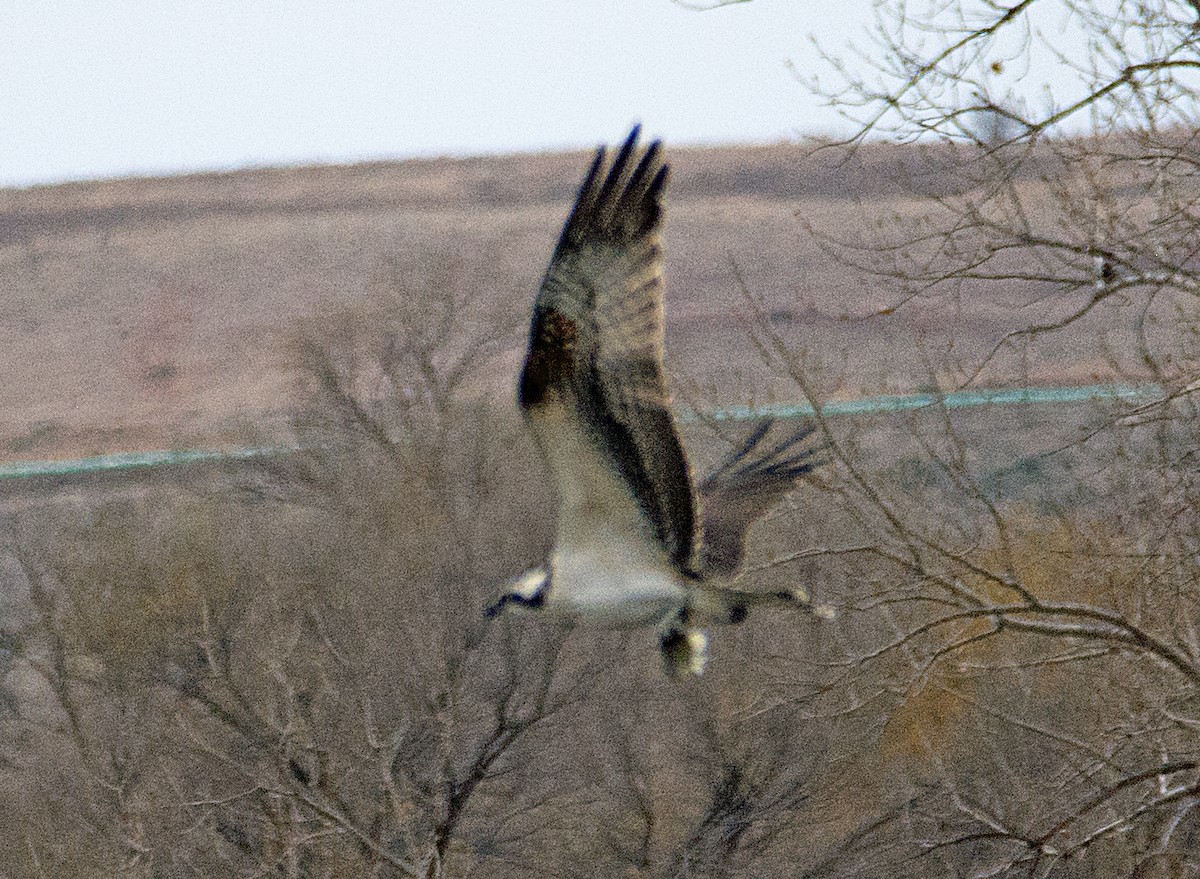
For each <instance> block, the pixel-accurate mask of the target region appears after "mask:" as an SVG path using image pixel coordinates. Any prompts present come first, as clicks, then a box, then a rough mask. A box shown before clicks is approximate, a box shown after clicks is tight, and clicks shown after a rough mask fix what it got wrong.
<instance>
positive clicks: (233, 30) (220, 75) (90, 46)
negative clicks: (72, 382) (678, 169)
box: [0, 0, 871, 186]
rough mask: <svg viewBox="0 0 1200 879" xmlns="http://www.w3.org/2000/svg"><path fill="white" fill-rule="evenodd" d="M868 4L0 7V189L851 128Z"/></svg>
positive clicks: (572, 0) (148, 2)
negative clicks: (819, 90)
mask: <svg viewBox="0 0 1200 879" xmlns="http://www.w3.org/2000/svg"><path fill="white" fill-rule="evenodd" d="M870 6H871V4H870V2H869V0H847V2H843V3H838V4H833V3H829V2H828V0H822V2H818V0H753V2H750V3H742V4H738V5H734V6H728V7H725V8H722V9H717V10H713V11H709V12H695V11H689V10H687V9H685V8H683V7H681V6H679V5H676V4H675V3H672V2H671V0H419V2H418V0H361V2H355V0H343V2H323V0H286V2H285V0H211V2H196V0H187V2H184V0H0V186H14V185H17V186H20V185H28V184H31V183H43V182H54V181H60V180H71V179H81V178H94V177H112V176H127V175H133V174H156V173H174V172H180V171H188V170H208V169H223V168H238V167H247V166H260V165H279V164H300V163H308V162H350V161H357V160H365V159H380V158H405V157H410V156H430V155H474V154H486V153H497V152H514V151H532V150H541V149H551V148H562V147H591V146H594V145H595V144H597V143H599V142H601V141H612V140H615V139H617V138H620V137H621V136H623V135H624V133H625V132H626V130H627V129H628V127H629V125H630V124H631V123H632V122H634V121H639V120H640V121H641V122H643V123H644V124H645V128H646V131H647V133H648V134H651V135H654V136H662V137H665V138H667V139H668V140H669V141H670V142H672V143H712V142H761V141H771V140H777V139H780V138H795V137H798V136H803V135H807V134H816V133H846V132H847V131H848V130H849V129H848V128H847V126H846V124H845V123H842V122H840V121H839V118H838V116H837V115H836V114H835V113H834V112H833V111H832V110H830V109H827V108H824V107H822V106H821V102H820V101H819V100H818V99H816V98H814V97H813V96H812V95H810V94H809V92H808V90H807V89H806V87H805V86H804V85H802V84H801V83H799V82H797V80H796V77H795V74H794V73H793V72H792V71H791V70H789V67H788V63H789V62H791V64H792V65H794V67H795V68H796V69H797V70H799V71H801V72H802V73H806V74H807V73H811V72H816V71H818V70H820V69H823V68H822V67H821V66H820V65H821V63H820V62H819V61H818V60H817V58H816V53H815V51H814V49H813V47H812V44H811V40H810V37H811V35H814V34H815V35H816V36H817V37H818V38H819V39H820V40H821V41H822V43H823V44H827V45H829V46H832V47H837V46H843V45H845V43H846V42H848V41H850V40H855V41H859V42H861V34H862V33H863V28H864V27H865V26H866V24H867V22H868V21H869V19H870Z"/></svg>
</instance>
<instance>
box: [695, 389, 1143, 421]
mask: <svg viewBox="0 0 1200 879" xmlns="http://www.w3.org/2000/svg"><path fill="white" fill-rule="evenodd" d="M1163 396H1164V393H1163V389H1162V388H1161V387H1160V386H1159V385H1156V384H1144V385H1084V386H1083V387H1074V388H997V389H992V390H975V391H950V392H949V393H946V394H940V395H939V394H908V395H904V396H897V397H864V398H861V399H858V400H834V401H833V402H830V403H826V404H825V405H823V406H822V407H821V413H822V414H823V415H825V416H827V417H828V416H833V415H877V414H879V413H882V412H903V411H908V410H912V409H924V408H927V407H929V406H933V405H935V404H937V403H940V404H941V405H943V406H945V407H946V408H947V409H967V408H970V407H972V406H1014V405H1019V404H1033V405H1044V404H1047V403H1086V402H1088V401H1090V400H1146V401H1150V400H1160V399H1162V398H1163ZM815 412H816V410H815V409H813V407H812V405H811V404H809V403H766V404H763V405H758V406H732V407H730V408H728V409H715V410H713V411H712V412H709V413H708V415H707V417H709V418H714V419H716V420H717V421H747V420H750V419H753V418H761V417H763V416H764V415H773V416H775V417H777V418H799V417H803V416H806V415H813V414H814V413H815ZM680 420H681V421H697V420H699V416H697V415H696V413H694V412H689V413H686V414H684V415H683V416H682V417H681V419H680Z"/></svg>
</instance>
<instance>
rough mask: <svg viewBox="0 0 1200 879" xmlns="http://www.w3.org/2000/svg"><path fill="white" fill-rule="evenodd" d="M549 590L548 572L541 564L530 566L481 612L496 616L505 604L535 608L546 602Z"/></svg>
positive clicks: (488, 615)
mask: <svg viewBox="0 0 1200 879" xmlns="http://www.w3.org/2000/svg"><path fill="white" fill-rule="evenodd" d="M549 591H550V572H549V571H548V570H547V569H546V568H545V567H542V566H538V567H536V568H530V569H529V570H528V571H526V572H525V573H524V574H522V575H521V576H520V577H517V578H516V579H515V580H513V581H512V582H511V583H509V584H508V586H507V587H506V588H505V590H504V592H503V593H502V594H501V595H500V597H499V598H497V599H496V600H495V601H493V602H492V603H491V604H490V605H488V606H487V607H486V608H485V609H484V611H483V614H484V616H487V617H494V616H497V615H498V614H499V613H500V611H502V610H503V609H504V606H505V605H506V604H515V605H518V606H519V607H527V608H531V609H535V610H536V609H537V608H539V607H541V606H542V605H543V604H545V603H546V595H547V593H549Z"/></svg>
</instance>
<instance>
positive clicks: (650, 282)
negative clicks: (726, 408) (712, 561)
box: [519, 128, 695, 569]
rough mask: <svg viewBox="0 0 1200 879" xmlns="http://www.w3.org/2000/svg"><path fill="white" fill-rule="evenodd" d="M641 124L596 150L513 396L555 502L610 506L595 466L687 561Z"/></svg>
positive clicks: (657, 180)
mask: <svg viewBox="0 0 1200 879" xmlns="http://www.w3.org/2000/svg"><path fill="white" fill-rule="evenodd" d="M638 132H639V129H638V128H634V129H633V131H632V132H631V133H630V135H629V138H628V139H627V140H626V141H625V143H624V145H623V146H622V147H621V148H620V150H619V151H618V152H617V155H616V158H615V159H614V160H613V161H612V163H611V165H609V164H608V162H607V158H608V156H607V151H606V150H605V149H604V148H601V149H599V150H598V151H597V153H596V158H595V161H594V162H593V163H592V166H591V170H590V171H589V172H588V174H587V177H586V178H585V179H584V181H583V185H582V186H581V187H580V189H579V195H578V198H577V199H576V202H575V207H574V209H573V210H572V211H571V215H570V217H569V218H568V219H567V222H566V225H565V227H564V228H563V232H562V237H561V238H560V239H559V242H558V246H557V247H556V248H555V251H554V256H553V258H552V259H551V262H550V268H549V269H548V270H547V272H546V277H545V279H544V280H543V281H542V286H541V290H540V291H539V292H538V296H537V300H536V302H535V304H534V309H533V325H532V327H531V329H530V337H529V352H528V355H527V356H526V360H525V367H524V370H523V371H522V374H521V381H520V388H519V402H520V404H521V408H522V409H523V410H524V411H525V414H526V415H527V416H528V418H529V420H530V423H531V424H532V426H533V428H534V433H535V435H536V436H537V439H538V443H539V445H540V446H541V448H542V451H543V452H544V453H545V455H546V458H547V460H548V462H549V464H550V468H551V470H552V472H553V474H554V478H555V482H556V484H557V486H558V489H559V494H560V497H562V498H563V499H564V503H567V504H568V505H571V504H574V505H575V506H576V507H579V508H584V507H589V506H592V507H597V508H599V507H603V506H604V505H605V504H606V503H608V504H609V505H610V506H611V503H610V502H609V501H606V500H605V498H606V496H607V495H612V494H613V493H614V491H613V488H614V485H617V483H614V482H613V481H612V480H611V479H610V480H609V481H608V482H606V481H605V479H606V477H604V475H603V474H601V473H598V472H597V470H598V468H597V467H596V466H595V465H596V463H597V462H600V463H602V464H604V465H605V466H606V468H607V470H608V471H609V472H610V473H611V474H614V476H615V477H616V478H619V480H620V482H619V485H620V486H623V487H624V493H625V494H626V496H627V497H632V499H633V501H634V502H635V503H636V505H637V508H638V510H639V511H640V515H641V516H642V517H643V518H644V520H645V523H646V524H647V526H648V527H649V528H650V529H652V532H653V534H654V536H655V537H656V538H657V540H658V541H659V543H660V544H661V546H662V548H663V550H664V551H665V553H666V554H667V556H668V557H669V558H670V559H671V560H672V561H673V562H674V563H675V564H676V566H677V567H679V568H680V569H687V568H689V566H690V564H691V560H692V551H693V543H694V527H695V521H694V511H693V498H692V484H691V478H690V476H689V473H688V465H687V459H686V458H685V457H684V453H683V449H682V447H681V446H680V443H679V437H678V435H677V434H676V432H675V425H674V422H673V420H672V418H671V411H670V399H669V396H668V393H667V388H666V382H665V380H664V378H663V366H662V356H663V261H662V246H661V241H660V236H659V229H660V224H661V217H662V196H663V188H664V186H665V184H666V180H667V165H666V164H665V163H664V162H663V160H662V157H661V154H660V144H659V142H658V141H655V142H654V143H652V144H650V145H649V147H647V148H645V149H644V150H640V149H638V147H637V137H638ZM581 443H582V444H581ZM618 493H620V492H618Z"/></svg>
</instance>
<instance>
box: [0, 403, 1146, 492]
mask: <svg viewBox="0 0 1200 879" xmlns="http://www.w3.org/2000/svg"><path fill="white" fill-rule="evenodd" d="M1164 396H1165V394H1164V392H1163V389H1162V388H1161V387H1159V386H1158V385H1155V384H1144V385H1086V386H1084V387H1075V388H1001V389H995V390H977V391H951V392H950V393H947V394H941V395H938V394H908V395H905V396H893V397H864V398H862V399H859V400H835V401H833V402H830V403H826V404H825V405H823V406H822V407H821V412H822V414H824V415H825V416H835V415H877V414H880V413H884V412H904V411H909V410H913V409H924V408H926V407H928V406H933V405H935V404H938V403H940V404H941V405H943V406H945V407H946V408H947V409H965V408H969V407H972V406H1013V405H1020V404H1032V405H1044V404H1048V403H1085V402H1088V401H1090V400H1146V401H1152V400H1160V399H1162V398H1163V397H1164ZM814 411H815V410H814V409H813V407H812V406H811V405H810V404H808V403H767V404H763V405H757V406H731V407H729V408H727V409H714V410H712V411H711V412H708V413H706V415H705V416H704V417H705V418H713V419H716V420H717V421H749V420H752V419H755V418H762V417H763V416H766V415H773V416H775V417H777V418H798V417H803V416H806V415H812V414H813V413H814ZM679 420H680V421H682V422H685V423H686V422H694V421H698V420H700V416H698V415H697V414H696V413H695V412H694V411H683V412H681V413H680V415H679ZM297 448H298V447H297V446H295V445H281V446H258V447H250V448H241V449H182V450H179V451H169V450H161V451H154V452H117V453H114V454H111V455H95V456H92V457H88V458H72V459H68V460H60V461H23V462H19V463H15V464H0V480H4V479H29V478H32V477H36V476H71V475H76V474H82V473H102V472H105V471H109V470H131V469H134V468H138V467H163V466H169V465H172V464H176V465H178V464H196V463H199V462H202V461H244V460H248V459H251V458H260V457H264V456H267V455H275V454H280V453H288V452H294V451H296V450H297Z"/></svg>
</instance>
